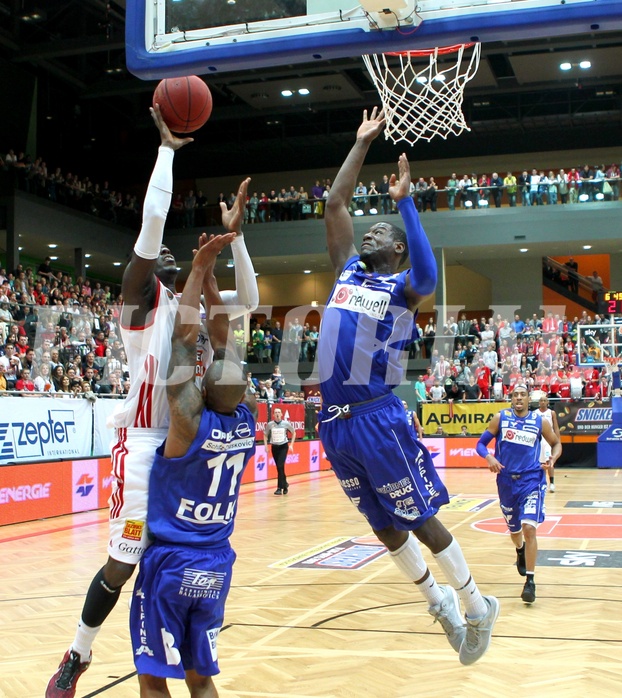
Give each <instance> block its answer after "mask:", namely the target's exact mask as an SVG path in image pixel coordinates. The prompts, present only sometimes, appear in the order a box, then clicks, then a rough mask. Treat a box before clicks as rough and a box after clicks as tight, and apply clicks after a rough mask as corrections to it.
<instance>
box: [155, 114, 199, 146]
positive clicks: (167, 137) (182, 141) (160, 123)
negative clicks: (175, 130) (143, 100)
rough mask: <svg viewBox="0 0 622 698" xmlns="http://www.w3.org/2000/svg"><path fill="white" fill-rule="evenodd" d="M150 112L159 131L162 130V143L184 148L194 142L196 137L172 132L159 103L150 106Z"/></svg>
mask: <svg viewBox="0 0 622 698" xmlns="http://www.w3.org/2000/svg"><path fill="white" fill-rule="evenodd" d="M149 112H150V114H151V118H152V119H153V121H154V123H155V125H156V126H157V127H158V131H160V139H161V141H162V143H161V145H166V146H168V147H169V148H172V149H173V150H179V148H182V147H183V146H184V145H186V144H187V143H192V141H193V140H194V138H178V137H177V136H174V135H173V134H172V133H171V131H170V129H169V127H168V126H167V125H166V122H165V121H164V118H163V117H162V113H161V112H160V105H159V104H156V105H155V107H149Z"/></svg>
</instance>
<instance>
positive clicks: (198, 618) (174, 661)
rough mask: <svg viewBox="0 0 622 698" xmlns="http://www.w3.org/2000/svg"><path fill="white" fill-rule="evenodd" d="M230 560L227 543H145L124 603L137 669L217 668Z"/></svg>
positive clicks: (174, 674) (171, 672)
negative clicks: (206, 545)
mask: <svg viewBox="0 0 622 698" xmlns="http://www.w3.org/2000/svg"><path fill="white" fill-rule="evenodd" d="M234 561H235V553H234V552H233V550H232V548H231V547H228V546H221V547H219V548H217V549H207V548H206V549H198V548H183V547H175V546H172V545H171V546H168V545H163V544H154V545H152V546H151V547H149V548H147V550H146V552H145V554H144V555H143V558H142V560H141V561H140V569H139V572H138V577H137V578H136V583H135V585H134V594H133V598H132V605H131V608H130V634H131V638H132V648H133V651H134V664H135V665H136V669H137V670H138V673H139V674H149V675H151V676H160V677H163V678H175V679H183V678H184V677H185V672H186V671H188V670H189V669H194V670H195V671H196V672H197V673H199V674H201V675H202V676H213V675H214V674H218V673H219V672H220V669H219V668H218V652H217V648H216V641H217V639H218V633H219V632H220V628H221V627H222V623H223V617H224V610H225V600H226V598H227V594H228V593H229V588H230V586H231V572H232V567H233V563H234Z"/></svg>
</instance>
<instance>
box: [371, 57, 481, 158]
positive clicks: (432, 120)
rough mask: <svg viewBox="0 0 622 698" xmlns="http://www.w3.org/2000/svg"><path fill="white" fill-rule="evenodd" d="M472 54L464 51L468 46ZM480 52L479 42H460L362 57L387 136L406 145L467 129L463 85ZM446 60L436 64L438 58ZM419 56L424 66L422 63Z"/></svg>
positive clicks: (470, 76)
mask: <svg viewBox="0 0 622 698" xmlns="http://www.w3.org/2000/svg"><path fill="white" fill-rule="evenodd" d="M471 47H472V49H473V50H472V52H470V56H469V55H468V53H465V49H470V48H471ZM480 55H481V44H470V45H467V44H460V45H459V46H451V47H449V48H445V49H443V48H436V49H434V50H432V51H430V52H429V54H428V52H426V51H405V52H403V53H397V54H390V53H387V54H379V55H376V54H373V55H368V56H363V60H364V61H365V65H366V66H367V70H368V71H369V74H370V75H371V77H372V80H373V81H374V85H375V86H376V89H377V90H378V94H379V95H380V99H381V101H382V107H383V109H384V113H385V117H386V120H387V125H386V128H385V137H386V138H390V139H391V140H392V141H393V142H394V143H397V142H399V141H407V142H408V143H410V145H414V143H415V142H416V141H418V140H420V139H424V140H426V141H430V140H432V138H434V136H441V137H442V138H447V136H448V135H450V134H452V133H453V134H454V135H456V136H458V135H459V134H461V133H462V131H464V130H465V129H466V130H467V131H470V130H471V129H470V128H469V127H468V126H467V123H466V121H465V119H464V114H463V113H462V103H463V100H464V87H465V85H466V84H467V82H469V80H471V79H472V78H473V77H474V75H475V73H476V72H477V68H478V67H479V59H480ZM445 58H447V59H448V62H446V63H443V64H440V60H439V59H443V60H444V59H445ZM422 59H423V60H424V61H426V59H427V62H425V65H422V63H421V61H422Z"/></svg>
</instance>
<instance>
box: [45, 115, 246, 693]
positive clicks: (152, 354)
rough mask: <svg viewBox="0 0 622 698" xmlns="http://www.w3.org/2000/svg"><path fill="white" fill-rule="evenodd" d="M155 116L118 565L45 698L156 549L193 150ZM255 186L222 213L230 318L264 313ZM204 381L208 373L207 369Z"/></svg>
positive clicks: (124, 317) (116, 501)
mask: <svg viewBox="0 0 622 698" xmlns="http://www.w3.org/2000/svg"><path fill="white" fill-rule="evenodd" d="M151 115H152V117H153V120H154V122H155V124H156V126H157V127H158V129H159V131H160V136H161V146H160V148H159V152H158V159H157V162H156V165H155V168H154V170H153V173H152V175H151V179H150V181H149V187H148V189H147V194H146V196H145V203H144V209H143V223H142V228H141V231H140V234H139V236H138V240H137V241H136V244H135V246H134V252H133V254H132V258H131V261H130V263H129V264H128V266H127V267H126V269H125V272H124V274H123V282H122V287H121V290H122V294H123V299H124V305H123V309H122V312H121V334H122V338H123V342H124V345H125V349H126V353H127V357H128V365H129V370H130V376H131V388H130V392H129V394H128V396H127V399H126V400H125V401H124V402H123V403H121V404H120V405H119V408H118V410H117V411H115V413H114V414H113V416H112V419H111V421H112V424H113V426H114V427H115V428H116V442H115V444H114V446H113V448H112V467H113V474H114V476H115V481H114V483H113V492H112V495H111V498H110V502H109V504H110V540H109V545H108V554H109V557H108V560H107V562H106V564H105V565H104V567H103V568H102V569H101V570H100V571H99V572H98V573H97V574H96V575H95V578H94V579H93V581H92V583H91V586H90V587H89V590H88V593H87V596H86V599H85V602H84V607H83V609H82V616H81V619H80V622H79V624H78V629H77V632H76V636H75V638H74V641H73V643H72V645H71V647H70V648H69V650H67V652H66V653H65V656H64V657H63V660H62V661H61V664H60V666H59V667H58V670H57V671H56V673H55V674H54V676H52V678H51V679H50V681H49V683H48V687H47V690H46V694H45V695H46V698H73V696H75V692H76V683H77V681H78V678H79V677H80V676H81V674H82V673H84V671H86V669H87V668H88V666H89V664H90V661H91V646H92V644H93V641H94V639H95V636H96V635H97V633H98V631H99V629H100V627H101V625H102V623H103V622H104V620H105V619H106V618H107V617H108V615H109V614H110V612H111V611H112V609H113V608H114V606H115V604H116V602H117V600H118V598H119V594H120V592H121V588H122V586H123V585H124V584H125V582H126V581H127V580H128V579H129V578H130V577H131V575H132V572H133V571H134V568H135V567H136V565H137V563H138V562H139V560H140V558H141V556H142V554H143V552H144V550H145V549H146V547H147V545H148V540H147V529H146V517H147V488H148V482H149V473H150V470H151V464H152V462H153V457H154V455H155V450H156V448H157V447H158V446H159V445H160V444H161V443H162V442H163V441H164V439H165V438H166V433H167V427H168V423H169V413H168V405H167V398H166V382H167V380H175V376H174V375H173V376H171V377H170V378H169V377H167V370H168V365H169V359H170V355H171V337H172V334H173V327H174V323H175V315H176V312H177V309H178V306H179V300H178V297H177V296H176V294H175V281H176V278H177V263H176V261H175V258H174V256H173V255H172V254H171V252H170V250H169V249H168V247H166V246H164V245H162V238H163V234H164V223H165V221H166V216H167V213H168V209H169V206H170V202H171V196H172V189H173V174H172V165H173V157H174V153H175V151H176V150H178V149H179V148H181V147H182V146H184V145H186V144H187V143H190V142H191V141H192V138H177V137H176V136H174V135H172V134H171V132H170V131H169V129H168V127H167V126H166V124H165V123H164V121H163V119H162V117H161V115H160V110H159V107H157V106H156V107H155V109H151ZM249 181H250V179H246V180H245V181H244V182H242V184H241V185H240V188H239V191H238V196H237V198H236V201H235V203H234V205H233V207H232V208H231V210H230V211H229V210H227V206H226V204H222V205H221V208H222V211H223V223H224V225H225V227H226V228H227V229H228V230H229V231H232V232H233V231H235V232H237V233H238V235H237V237H236V238H235V240H234V241H233V242H232V243H231V247H232V251H233V258H234V260H235V274H236V291H223V292H222V293H221V296H222V298H223V301H224V303H225V304H226V305H227V306H228V307H229V308H230V318H235V317H238V316H240V315H242V314H243V313H245V312H250V311H252V310H254V309H255V308H256V307H257V304H258V303H259V292H258V290H257V281H256V279H255V272H254V269H253V265H252V262H251V260H250V257H249V256H248V252H247V250H246V246H245V244H244V238H243V236H242V235H241V234H240V226H241V223H242V220H243V214H244V208H245V206H246V190H247V187H248V183H249ZM197 339H198V346H197V356H198V357H199V359H200V361H201V363H203V362H205V361H208V360H209V361H211V351H210V350H209V348H208V346H207V332H205V333H200V335H199V337H198V338H197ZM198 371H199V373H202V372H203V367H202V366H201V368H200V369H198Z"/></svg>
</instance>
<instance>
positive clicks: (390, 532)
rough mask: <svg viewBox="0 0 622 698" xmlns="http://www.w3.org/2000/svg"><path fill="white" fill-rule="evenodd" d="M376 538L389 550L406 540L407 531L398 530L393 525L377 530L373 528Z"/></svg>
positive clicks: (398, 546) (400, 545) (399, 545)
mask: <svg viewBox="0 0 622 698" xmlns="http://www.w3.org/2000/svg"><path fill="white" fill-rule="evenodd" d="M374 533H375V534H376V537H377V538H378V540H379V541H380V542H381V543H383V544H384V545H386V547H387V548H388V549H389V550H398V549H399V548H401V547H402V545H404V543H405V542H406V541H407V540H408V536H409V535H410V534H409V533H408V531H398V530H397V529H396V528H394V527H393V526H387V527H386V528H382V529H380V530H378V531H376V530H374Z"/></svg>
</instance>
